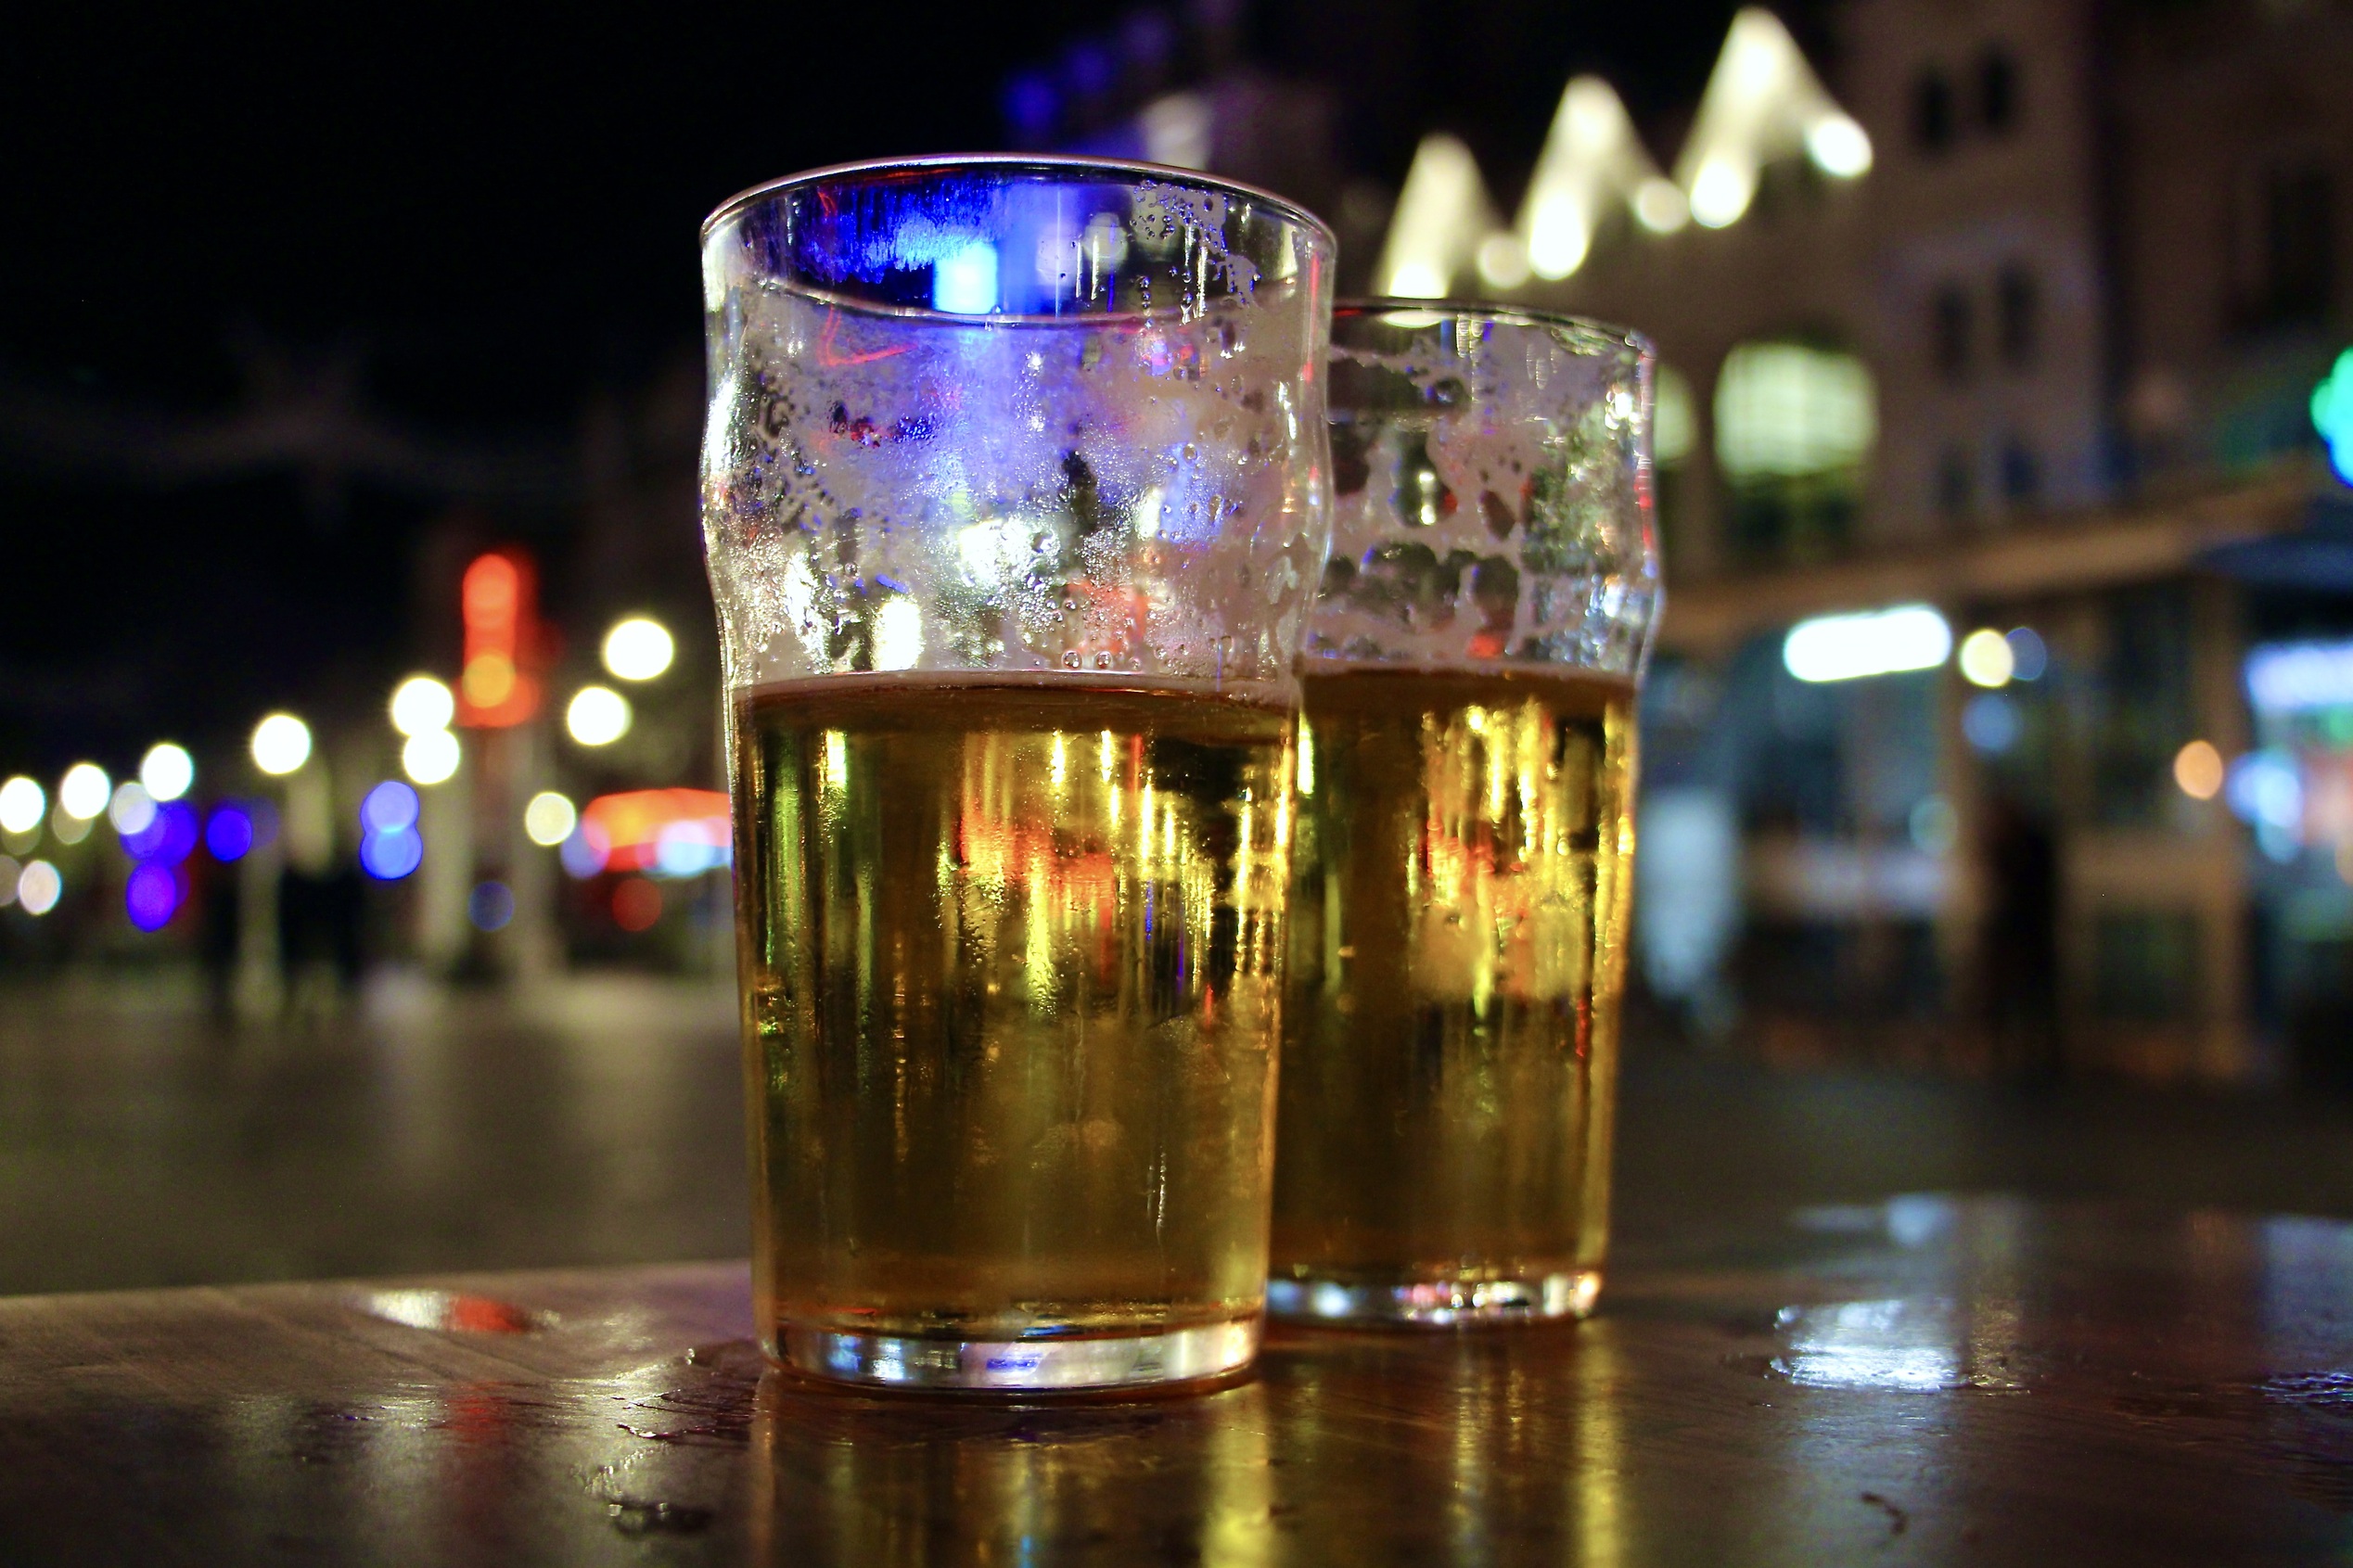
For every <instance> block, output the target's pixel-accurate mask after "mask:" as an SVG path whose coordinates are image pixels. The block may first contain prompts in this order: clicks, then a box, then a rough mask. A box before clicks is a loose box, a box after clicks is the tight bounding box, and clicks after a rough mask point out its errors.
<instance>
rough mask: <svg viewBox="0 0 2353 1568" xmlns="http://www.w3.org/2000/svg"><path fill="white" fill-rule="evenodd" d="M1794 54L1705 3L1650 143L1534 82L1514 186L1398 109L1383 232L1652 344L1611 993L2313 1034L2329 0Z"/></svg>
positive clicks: (2338, 29) (2050, 1035)
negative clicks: (1650, 620) (1630, 917)
mask: <svg viewBox="0 0 2353 1568" xmlns="http://www.w3.org/2000/svg"><path fill="white" fill-rule="evenodd" d="M1833 58H1834V59H1835V67H1836V69H1835V72H1831V73H1829V76H1830V80H1829V82H1828V83H1827V84H1825V82H1824V81H1823V79H1822V76H1819V75H1817V72H1816V70H1815V69H1814V66H1813V64H1812V63H1811V62H1810V61H1809V60H1808V59H1807V58H1806V57H1805V56H1804V54H1803V53H1802V52H1801V51H1800V50H1799V49H1798V47H1797V45H1796V44H1795V43H1794V42H1793V41H1792V39H1791V37H1790V35H1789V33H1788V32H1786V31H1784V29H1783V28H1782V26H1781V25H1780V23H1779V22H1778V21H1776V20H1775V19H1773V18H1772V17H1771V15H1770V14H1768V13H1766V12H1764V11H1761V10H1755V9H1752V10H1748V11H1744V12H1743V13H1741V15H1740V16H1739V17H1738V19H1736V20H1735V21H1734V23H1733V28H1732V31H1731V34H1730V36H1729V37H1728V38H1727V40H1726V42H1725V45H1724V48H1723V51H1722V54H1721V57H1720V60H1719V62H1718V65H1717V68H1716V71H1715V74H1714V76H1713V78H1712V79H1711V81H1710V83H1709V84H1708V87H1707V92H1706V94H1705V96H1703V97H1702V99H1701V100H1700V102H1699V103H1698V105H1697V107H1696V109H1695V111H1694V115H1693V118H1692V120H1691V121H1690V126H1689V129H1688V131H1687V132H1686V133H1685V134H1684V135H1683V137H1682V145H1681V147H1679V148H1677V149H1674V158H1673V160H1672V162H1671V163H1669V164H1666V165H1664V166H1662V165H1661V164H1660V163H1658V162H1656V161H1654V156H1653V153H1652V151H1651V149H1650V148H1649V147H1647V146H1646V145H1645V144H1644V142H1643V138H1642V137H1641V135H1640V134H1639V132H1638V131H1637V130H1636V128H1635V126H1634V125H1633V123H1632V122H1631V121H1630V118H1629V116H1628V115H1627V113H1626V111H1625V109H1624V108H1622V106H1621V105H1620V103H1619V101H1618V96H1617V95H1616V94H1615V93H1614V92H1612V90H1611V89H1610V87H1609V85H1608V84H1607V83H1604V82H1601V81H1599V80H1597V79H1594V78H1590V77H1587V78H1580V79H1579V80H1578V81H1576V82H1573V83H1570V84H1569V85H1568V88H1567V92H1566V94H1565V96H1564V97H1563V99H1562V104H1561V108H1560V113H1559V118H1558V119H1557V121H1555V123H1554V127H1553V131H1552V134H1551V136H1550V138H1549V140H1548V142H1547V143H1546V145H1545V147H1543V149H1542V150H1541V155H1540V156H1539V157H1538V159H1537V160H1536V163H1535V168H1534V172H1533V174H1532V175H1531V176H1530V178H1529V180H1528V188H1527V190H1526V192H1525V194H1524V195H1523V197H1522V198H1521V200H1520V202H1519V204H1518V209H1517V218H1516V221H1515V222H1511V223H1506V222H1505V221H1504V220H1503V218H1502V216H1501V215H1500V213H1499V210H1498V208H1497V206H1496V205H1495V204H1494V197H1493V195H1492V193H1490V191H1489V190H1488V189H1487V188H1486V187H1485V185H1484V184H1483V182H1482V179H1481V174H1480V171H1479V168H1478V166H1477V161H1476V160H1475V159H1473V158H1472V157H1471V155H1470V154H1469V152H1468V151H1467V149H1465V148H1464V147H1463V146H1462V145H1461V144H1460V143H1458V142H1455V141H1453V140H1451V138H1448V137H1444V136H1439V135H1433V136H1432V137H1430V138H1429V139H1427V140H1426V141H1425V143H1424V144H1423V146H1422V148H1421V150H1420V152H1419V153H1418V154H1417V156H1416V159H1415V161H1414V164H1413V170H1412V172H1410V173H1409V174H1408V176H1407V178H1406V181H1405V183H1404V188H1403V190H1402V191H1401V193H1400V198H1399V202H1398V207H1397V213H1396V217H1395V219H1394V221H1393V223H1391V225H1390V227H1389V230H1388V236H1387V239H1386V244H1385V249H1384V250H1383V252H1382V257H1381V261H1380V264H1379V274H1380V277H1379V287H1383V288H1384V289H1385V290H1386V291H1388V292H1390V293H1400V294H1408V295H1417V296H1425V297H1437V296H1441V295H1451V296H1455V297H1463V296H1481V297H1488V298H1499V299H1504V300H1519V301H1526V302H1528V303H1529V304H1533V305H1541V306H1544V307H1547V308H1553V309H1562V310H1569V311H1574V312H1579V313H1582V314H1587V315H1593V316H1598V317H1602V318H1605V319H1610V320H1618V321H1624V322H1630V323H1633V324H1635V325H1639V326H1640V327H1641V328H1642V329H1643V331H1644V332H1646V333H1648V334H1649V335H1650V336H1651V337H1652V338H1654V339H1655V340H1656V342H1657V344H1658V346H1659V349H1660V353H1661V361H1662V368H1661V370H1660V374H1659V380H1658V400H1657V405H1658V425H1657V462H1658V478H1659V497H1660V503H1661V506H1660V511H1661V522H1662V530H1663V534H1664V539H1665V545H1666V549H1667V554H1668V559H1669V584H1670V595H1669V612H1668V618H1667V621H1666V625H1665V629H1664V634H1663V644H1662V648H1661V654H1660V657H1659V660H1658V663H1657V665H1656V671H1655V679H1654V684H1653V689H1652V692H1651V695H1650V700H1649V704H1648V715H1649V725H1648V733H1649V751H1648V754H1647V757H1646V766H1647V769H1648V781H1647V785H1648V792H1649V807H1648V815H1649V822H1647V824H1646V827H1645V839H1644V851H1643V852H1644V857H1645V860H1647V861H1648V862H1649V864H1648V865H1647V866H1646V867H1645V871H1646V874H1645V878H1644V880H1645V883H1646V885H1647V890H1648V894H1649V897H1648V898H1647V899H1646V901H1645V904H1644V907H1643V910H1642V912H1641V919H1642V920H1643V924H1644V927H1645V958H1646V960H1647V965H1646V966H1647V968H1648V970H1649V977H1650V979H1651V981H1652V984H1653V986H1654V987H1655V988H1656V989H1657V990H1658V991H1660V992H1662V993H1664V994H1665V995H1666V996H1668V997H1669V999H1671V1000H1674V1001H1678V1002H1680V1003H1682V1005H1684V1006H1685V1007H1686V1008H1688V1009H1689V1010H1690V1012H1691V1013H1692V1015H1693V1017H1694V1020H1695V1021H1697V1022H1699V1023H1700V1024H1701V1025H1702V1026H1704V1027H1721V1026H1724V1025H1726V1024H1728V1023H1729V1022H1730V1021H1731V1020H1733V1018H1735V1017H1737V1018H1738V1019H1739V1020H1740V1021H1741V1024H1742V1029H1741V1034H1742V1036H1743V1038H1746V1039H1753V1040H1756V1041H1758V1042H1759V1043H1760V1045H1761V1047H1762V1049H1764V1050H1765V1051H1767V1052H1769V1053H1771V1054H1774V1055H1777V1056H1782V1057H1787V1058H1810V1057H1819V1056H1825V1055H1834V1054H1835V1055H1853V1054H1857V1053H1862V1054H1871V1055H1882V1056H1888V1055H1892V1056H1895V1057H1897V1058H1899V1059H1904V1060H1912V1061H1920V1062H1938V1063H1946V1064H1960V1065H1967V1066H1993V1067H2013V1068H2027V1069H2041V1070H2052V1069H2059V1068H2068V1069H2086V1068H2089V1069H2093V1070H2117V1071H2124V1072H2128V1073H2131V1074H2134V1075H2138V1076H2142V1077H2155V1078H2169V1077H2199V1078H2206V1079H2213V1080H2248V1079H2259V1078H2263V1077H2270V1076H2272V1075H2274V1074H2276V1073H2278V1072H2279V1071H2281V1070H2282V1069H2283V1068H2298V1069H2303V1070H2307V1071H2309V1072H2312V1073H2316V1074H2321V1075H2326V1076H2343V1075H2344V1074H2345V1073H2346V1072H2347V1069H2348V1068H2353V1007H2348V997H2353V989H2349V988H2348V986H2349V983H2353V964H2349V963H2348V954H2353V947H2349V946H2348V938H2349V937H2353V886H2347V882H2348V878H2353V820H2342V819H2343V816H2344V813H2343V812H2342V811H2341V809H2338V808H2334V807H2327V806H2324V805H2323V802H2325V801H2329V800H2333V799H2337V798H2341V797H2343V794H2344V786H2343V784H2342V783H2341V782H2339V781H2342V780H2343V779H2344V778H2345V777H2346V776H2347V768H2348V764H2353V750H2348V743H2353V707H2348V706H2347V705H2348V704H2349V703H2353V682H2347V681H2345V680H2343V679H2341V678H2338V679H2337V680H2336V683H2335V684H2334V685H2331V684H2330V671H2333V670H2341V669H2353V660H2347V659H2343V658H2341V656H2340V655H2339V653H2338V651H2337V650H2338V649H2340V648H2344V649H2348V650H2353V644H2346V643H2344V642H2343V640H2344V639H2346V638H2347V637H2348V636H2353V598H2347V596H2346V595H2347V593H2353V508H2348V507H2347V504H2346V500H2345V497H2346V494H2347V492H2346V491H2345V490H2344V488H2343V486H2342V485H2341V484H2340V483H2338V482H2337V481H2336V480H2335V479H2334V478H2333V477H2331V476H2330V475H2329V473H2328V469H2327V465H2326V463H2325V461H2324V459H2323V454H2322V452H2321V443H2320V440H2319V439H2318V437H2317V435H2316V431H2315V416H2314V412H2313V411H2314V409H2315V406H2316V403H2315V396H2316V392H2315V389H2316V388H2317V387H2320V386H2321V384H2322V383H2323V382H2324V381H2325V380H2326V379H2327V378H2328V377H2329V376H2330V375H2331V367H2332V364H2333V363H2334V362H2335V359H2336V356H2337V354H2338V353H2339V351H2342V350H2343V349H2344V348H2345V345H2346V343H2347V331H2348V324H2353V269H2347V268H2346V267H2345V266H2344V265H2343V264H2342V262H2341V259H2340V258H2341V241H2340V240H2339V238H2338V236H2341V235H2343V234H2345V233H2347V224H2346V217H2347V206H2346V204H2347V199H2348V193H2353V98H2348V97H2347V95H2346V94H2345V93H2344V91H2343V83H2345V82H2346V81H2347V80H2353V8H2348V7H2347V6H2342V5H2335V4H2326V3H2321V0H2311V3H2297V0H2267V3H2257V0H2201V3H2184V4H2179V5H2172V6H2099V5H2095V4H2091V3H2090V0H1970V3H1955V0H1855V3H1854V4H1851V5H1849V6H1846V7H1845V8H1844V9H1843V10H1842V11H1841V12H1840V13H1839V14H1838V19H1837V26H1836V49H1835V55H1834V57H1833ZM1662 150H1665V149H1662ZM2338 374H2339V375H2346V374H2347V373H2346V372H2339V373H2338ZM2348 379H2353V376H2348ZM2348 402H2353V400H2348ZM2347 458H2348V460H2349V462H2353V446H2348V448H2347ZM1899 606H1928V607H1931V608H1932V609H1933V610H1934V611H1935V612H1937V617H1940V618H1941V620H1942V622H1943V629H1942V630H1941V631H1939V630H1937V627H1936V626H1935V624H1934V622H1935V619H1936V617H1931V618H1927V619H1922V618H1917V617H1914V618H1911V619H1909V620H1907V619H1906V618H1904V617H1902V616H1896V617H1886V616H1884V615H1883V616H1881V617H1880V618H1875V619H1874V618H1868V617H1869V614H1870V613H1871V612H1885V611H1887V610H1889V609H1892V608H1896V607H1899ZM1808 622H1811V623H1812V624H1811V625H1810V627H1809V629H1808V631H1807V632H1806V634H1805V639H1804V640H1802V641H1801V642H1791V641H1790V640H1789V633H1790V632H1791V631H1792V630H1793V628H1795V627H1797V626H1800V625H1802V624H1805V623H1808ZM1907 628H1908V629H1909V630H1907ZM1924 629H1925V630H1924ZM1973 631H1985V632H1989V633H1997V634H1998V633H2008V635H2007V636H2006V637H2003V636H1989V637H1980V638H1978V639H1977V640H1976V642H1975V643H1974V644H1973V643H1970V642H1968V641H1966V639H1967V637H1968V634H1970V633H1971V632H1973ZM1906 637H1910V638H1911V639H1912V641H1911V643H1910V644H1908V645H1904V640H1905V638H1906ZM1954 644H1958V645H1959V650H1960V655H1961V657H1950V654H1951V653H1952V651H1953V647H1954ZM2283 653H2284V655H2285V656H2286V657H2288V658H2289V661H2290V665H2289V666H2278V665H2277V657H2279V656H2281V655H2282V654H2283ZM2251 658H2252V659H2253V660H2254V661H2255V664H2254V665H2252V666H2251V665H2250V659H2251ZM2299 658H2300V659H2301V660H2302V661H2303V662H2302V664H2301V665H2295V660H2296V659H2299ZM2266 659H2271V660H2273V667H2276V668H2283V669H2284V668H2289V667H2290V666H2293V667H2295V668H2296V669H2301V670H2302V671H2303V672H2304V674H2305V676H2306V679H2305V680H2304V682H2303V684H2302V685H2301V686H2300V687H2295V689H2294V690H2290V689H2289V687H2290V685H2292V684H2293V682H2283V681H2281V680H2274V681H2273V682H2271V683H2270V687H2269V688H2267V687H2266V686H2265V685H2264V684H2263V683H2262V682H2260V681H2258V682H2255V683H2254V684H2250V682H2249V679H2248V675H2249V672H2250V669H2260V668H2264V667H2265V666H2264V661H2265V660H2266ZM2333 659H2334V660H2338V661H2339V662H2336V663H2332V662H2331V661H2332V660H2333ZM1890 667H1892V668H1890ZM2314 670H2319V671H2321V674H2319V675H2317V676H2315V675H2313V674H2312V673H2311V672H2312V671H2314ZM1874 671H1876V672H1877V673H1873V672H1874ZM1964 671H1966V673H1964ZM1801 677H1804V678H1801ZM2251 697H2252V699H2253V700H2252V701H2251ZM2258 743H2260V744H2258ZM2234 808H2235V810H2234ZM2332 812H2334V813H2335V814H2332ZM1734 845H1737V846H1739V849H1738V852H1737V856H1736V858H1735V857H1734V855H1733V850H1732V848H1731V847H1733V846H1734ZM1654 868H1655V869H1654ZM1726 881H1734V882H1735V883H1736V885H1737V886H1738V888H1739V890H1740V897H1739V898H1737V899H1726V898H1725V897H1723V894H1722V884H1723V883H1724V882H1726Z"/></svg>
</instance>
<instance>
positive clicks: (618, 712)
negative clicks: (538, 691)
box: [564, 686, 630, 746]
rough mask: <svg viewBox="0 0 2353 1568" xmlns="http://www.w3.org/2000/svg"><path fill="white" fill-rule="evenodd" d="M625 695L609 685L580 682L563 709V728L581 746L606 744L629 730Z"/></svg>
mask: <svg viewBox="0 0 2353 1568" xmlns="http://www.w3.org/2000/svg"><path fill="white" fill-rule="evenodd" d="M629 720H630V712H629V699H628V698H627V697H625V696H622V695H620V693H619V692H616V691H614V690H613V689H612V688H611V687H609V686H582V688H581V689H580V693H579V695H576V696H574V697H573V698H572V701H571V706H570V707H569V708H566V709H565V710H564V728H566V729H567V730H569V731H570V732H571V735H572V739H574V740H576V741H578V742H580V744H581V745H582V746H610V745H611V744H612V743H613V742H615V741H617V740H619V739H620V738H621V736H623V735H625V734H627V733H629Z"/></svg>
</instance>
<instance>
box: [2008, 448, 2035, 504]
mask: <svg viewBox="0 0 2353 1568" xmlns="http://www.w3.org/2000/svg"><path fill="white" fill-rule="evenodd" d="M2001 499H2002V500H2004V501H2006V502H2008V503H2009V504H2011V505H2013V506H2031V505H2033V504H2035V503H2036V502H2038V501H2040V500H2041V499H2042V464H2041V462H2040V459H2038V458H2037V457H2036V456H2035V454H2034V449H2033V448H2032V447H2030V446H2028V445H2027V444H2026V443H2025V442H2024V441H2021V440H2010V441H2007V442H2005V443H2003V445H2002V448H2001Z"/></svg>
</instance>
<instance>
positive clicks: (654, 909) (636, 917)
mask: <svg viewBox="0 0 2353 1568" xmlns="http://www.w3.org/2000/svg"><path fill="white" fill-rule="evenodd" d="M661 917H662V890H661V889H660V888H659V887H657V886H654V885H653V884H652V883H650V882H648V881H646V879H645V878H644V877H642V876H632V877H627V878H624V879H623V880H622V881H621V883H620V886H616V887H615V888H614V889H613V924H616V925H618V926H620V928H621V929H622V930H624V931H644V930H646V929H648V928H650V927H651V926H652V925H653V924H654V922H656V921H658V920H659V919H660V918H661Z"/></svg>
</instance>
